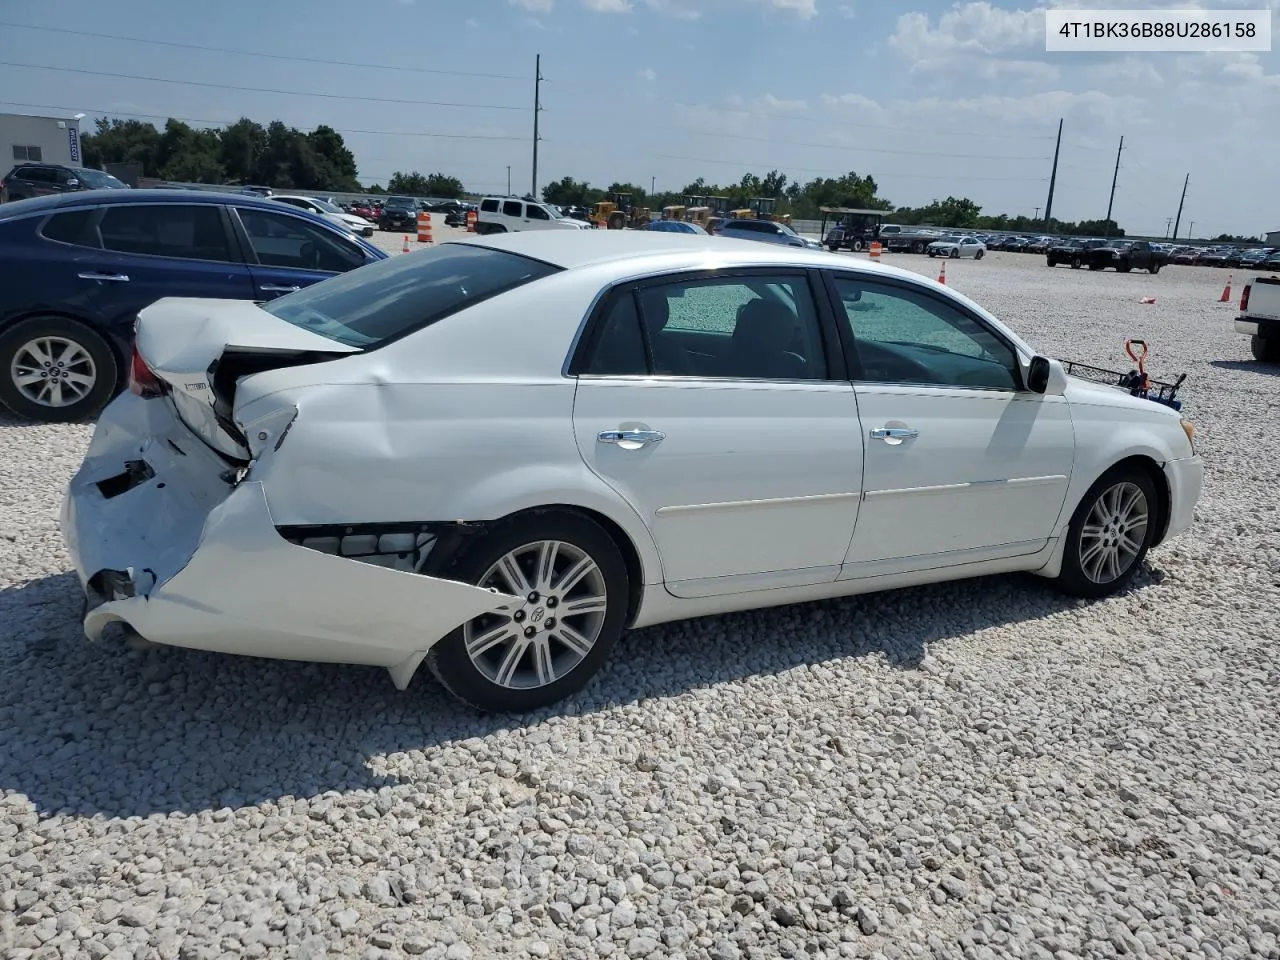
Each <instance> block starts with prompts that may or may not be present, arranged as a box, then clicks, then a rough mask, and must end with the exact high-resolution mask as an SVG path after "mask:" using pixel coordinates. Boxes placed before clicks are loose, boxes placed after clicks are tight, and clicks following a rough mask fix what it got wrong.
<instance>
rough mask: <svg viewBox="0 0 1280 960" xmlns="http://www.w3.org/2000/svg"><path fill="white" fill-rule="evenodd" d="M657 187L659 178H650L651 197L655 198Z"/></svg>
mask: <svg viewBox="0 0 1280 960" xmlns="http://www.w3.org/2000/svg"><path fill="white" fill-rule="evenodd" d="M657 185H658V178H657V177H650V178H649V196H651V197H652V196H653V190H654V187H656V186H657Z"/></svg>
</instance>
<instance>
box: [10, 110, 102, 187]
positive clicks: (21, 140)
mask: <svg viewBox="0 0 1280 960" xmlns="http://www.w3.org/2000/svg"><path fill="white" fill-rule="evenodd" d="M83 117H84V114H83V113H78V114H76V115H75V116H72V117H33V116H29V115H27V114H22V113H0V176H3V175H4V171H6V170H9V169H10V168H11V167H12V166H13V165H14V164H18V163H65V164H68V165H70V166H73V167H78V166H81V165H82V164H83V163H84V158H83V156H82V155H81V152H80V120H81V119H82V118H83Z"/></svg>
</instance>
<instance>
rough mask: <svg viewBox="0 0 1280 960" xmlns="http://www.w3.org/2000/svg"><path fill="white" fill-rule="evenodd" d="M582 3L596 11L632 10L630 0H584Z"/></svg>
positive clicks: (624, 11) (619, 11)
mask: <svg viewBox="0 0 1280 960" xmlns="http://www.w3.org/2000/svg"><path fill="white" fill-rule="evenodd" d="M582 5H583V6H584V7H586V8H587V9H588V10H594V11H596V13H630V12H631V10H632V6H631V4H630V3H629V2H628V0H582Z"/></svg>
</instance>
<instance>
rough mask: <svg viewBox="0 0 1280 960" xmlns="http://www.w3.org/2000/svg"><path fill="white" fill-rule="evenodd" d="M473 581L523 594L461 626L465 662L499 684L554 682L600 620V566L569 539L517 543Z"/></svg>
mask: <svg viewBox="0 0 1280 960" xmlns="http://www.w3.org/2000/svg"><path fill="white" fill-rule="evenodd" d="M479 585H480V586H481V587H493V588H496V589H498V590H500V591H502V592H503V593H510V594H514V595H515V596H517V597H522V598H523V600H522V601H521V602H520V603H518V604H514V605H512V606H511V607H510V608H508V609H506V610H504V611H501V612H498V613H494V614H486V615H484V616H481V617H477V618H476V619H474V620H472V621H470V622H469V623H467V624H466V626H465V627H464V628H463V643H464V645H465V647H466V651H467V656H468V657H469V658H470V660H471V663H472V664H473V665H474V666H475V668H476V669H477V670H479V671H480V673H481V674H483V675H484V676H485V677H486V678H487V679H488V680H489V681H490V682H491V683H494V684H497V685H498V686H500V687H507V688H509V689H513V690H529V689H533V688H537V687H544V686H547V685H548V684H551V683H555V682H556V681H557V680H559V679H561V678H563V677H565V676H566V675H568V674H569V673H570V672H571V671H573V670H574V668H576V667H577V666H578V665H579V664H580V663H582V661H583V660H584V659H585V658H586V657H587V655H588V654H589V653H590V652H591V649H592V647H593V646H594V645H595V643H596V641H597V640H598V639H599V637H600V632H601V630H602V629H603V627H604V621H605V614H606V613H607V611H608V607H609V597H608V589H607V587H606V585H605V577H604V573H603V572H602V571H601V569H600V566H599V565H598V564H597V563H596V561H595V560H594V559H593V558H592V557H591V555H590V554H588V553H587V552H586V551H584V550H582V549H581V548H579V547H576V546H574V545H573V544H571V543H565V542H563V541H558V540H541V541H537V542H534V543H528V544H525V545H524V546H520V547H517V548H515V549H514V550H511V551H509V552H507V553H506V554H504V555H503V556H502V557H500V558H499V559H498V561H497V562H496V563H494V564H493V566H491V567H490V568H489V569H488V570H487V571H486V572H485V574H484V576H483V577H481V578H480V583H479Z"/></svg>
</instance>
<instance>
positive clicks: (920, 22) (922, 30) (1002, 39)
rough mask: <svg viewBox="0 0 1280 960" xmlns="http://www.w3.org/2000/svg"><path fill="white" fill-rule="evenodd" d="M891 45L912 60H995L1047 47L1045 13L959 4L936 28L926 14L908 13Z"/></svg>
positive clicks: (981, 3) (982, 0)
mask: <svg viewBox="0 0 1280 960" xmlns="http://www.w3.org/2000/svg"><path fill="white" fill-rule="evenodd" d="M889 45H890V46H891V47H892V48H893V49H894V50H895V51H897V52H898V53H899V54H901V55H902V56H903V57H906V58H907V59H909V60H916V61H921V60H925V61H927V60H938V59H950V58H952V57H954V56H957V55H963V54H969V55H980V56H991V55H993V54H998V53H1005V52H1008V51H1010V50H1020V49H1024V48H1033V47H1035V46H1037V45H1039V46H1040V47H1041V49H1043V46H1044V10H1043V9H1032V10H1006V9H1003V8H1001V7H993V6H992V5H991V4H990V3H988V2H986V0H978V2H976V3H966V4H963V5H960V4H957V5H956V6H955V7H953V8H952V9H951V10H949V11H948V12H946V13H944V14H942V16H940V17H939V18H938V23H937V26H934V25H933V24H932V22H931V21H930V19H929V15H928V14H926V13H904V14H903V15H902V16H900V17H899V18H898V24H897V28H896V29H895V30H894V32H893V34H892V35H891V36H890V37H889Z"/></svg>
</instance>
